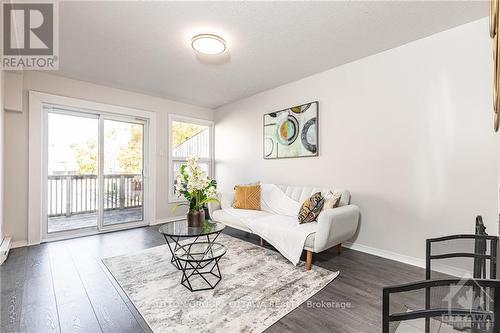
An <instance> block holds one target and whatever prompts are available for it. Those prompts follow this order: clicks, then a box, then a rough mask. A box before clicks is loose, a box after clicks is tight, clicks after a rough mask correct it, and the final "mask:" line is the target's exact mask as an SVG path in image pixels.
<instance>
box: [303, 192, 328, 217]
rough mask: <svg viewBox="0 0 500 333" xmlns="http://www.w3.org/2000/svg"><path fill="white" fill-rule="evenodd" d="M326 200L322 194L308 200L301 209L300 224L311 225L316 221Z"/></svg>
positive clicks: (319, 193)
mask: <svg viewBox="0 0 500 333" xmlns="http://www.w3.org/2000/svg"><path fill="white" fill-rule="evenodd" d="M324 203H325V199H324V198H323V196H322V195H321V192H317V193H314V194H313V195H311V197H310V198H308V199H306V200H305V201H304V203H303V204H302V207H300V211H299V223H309V222H313V221H316V218H317V217H318V215H319V213H321V209H323V205H324Z"/></svg>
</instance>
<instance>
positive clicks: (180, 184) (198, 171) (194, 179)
mask: <svg viewBox="0 0 500 333" xmlns="http://www.w3.org/2000/svg"><path fill="white" fill-rule="evenodd" d="M174 192H175V193H176V194H179V195H182V196H183V197H184V198H186V200H187V201H188V202H189V210H195V211H196V210H200V209H202V208H203V205H205V204H206V203H209V202H218V201H219V200H218V199H217V182H216V181H215V180H213V179H210V178H209V177H208V176H207V174H206V172H205V171H203V169H202V168H201V167H200V165H199V164H198V157H196V156H193V157H190V158H189V159H188V160H187V164H183V165H182V166H181V171H180V173H179V174H178V175H177V177H176V179H175V185H174ZM181 205H187V204H186V203H182V204H179V205H178V206H181Z"/></svg>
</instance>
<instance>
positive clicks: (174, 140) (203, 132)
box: [168, 115, 214, 202]
mask: <svg viewBox="0 0 500 333" xmlns="http://www.w3.org/2000/svg"><path fill="white" fill-rule="evenodd" d="M213 127H214V126H213V122H211V121H207V120H201V119H195V118H187V117H181V116H175V115H170V116H169V126H168V128H169V140H170V151H169V170H170V177H169V184H168V185H169V189H170V190H169V201H170V202H175V201H181V200H182V198H180V197H178V196H177V195H176V194H175V193H174V182H175V178H176V176H177V174H178V173H179V172H180V170H181V166H182V165H183V164H186V162H187V159H188V158H189V157H191V156H198V158H199V161H198V163H199V164H200V166H201V167H202V168H203V170H205V172H206V173H207V175H209V176H211V177H213V152H214V149H213Z"/></svg>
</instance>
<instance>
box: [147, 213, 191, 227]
mask: <svg viewBox="0 0 500 333" xmlns="http://www.w3.org/2000/svg"><path fill="white" fill-rule="evenodd" d="M185 219H186V215H180V216H172V217H167V218H165V219H158V220H156V221H155V223H154V224H151V225H158V224H163V223H169V222H175V221H182V220H185Z"/></svg>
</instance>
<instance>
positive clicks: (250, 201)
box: [233, 185, 260, 210]
mask: <svg viewBox="0 0 500 333" xmlns="http://www.w3.org/2000/svg"><path fill="white" fill-rule="evenodd" d="M233 207H234V208H239V209H252V210H260V185H236V186H235V187H234V204H233Z"/></svg>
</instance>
